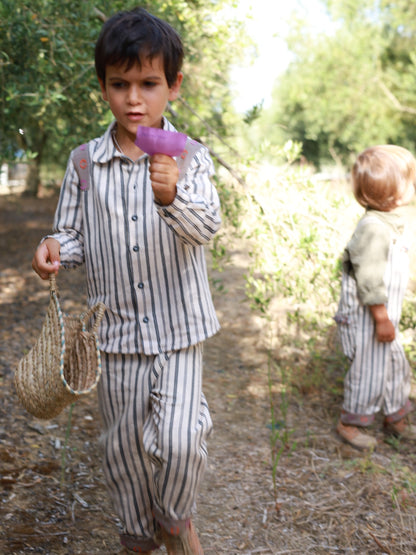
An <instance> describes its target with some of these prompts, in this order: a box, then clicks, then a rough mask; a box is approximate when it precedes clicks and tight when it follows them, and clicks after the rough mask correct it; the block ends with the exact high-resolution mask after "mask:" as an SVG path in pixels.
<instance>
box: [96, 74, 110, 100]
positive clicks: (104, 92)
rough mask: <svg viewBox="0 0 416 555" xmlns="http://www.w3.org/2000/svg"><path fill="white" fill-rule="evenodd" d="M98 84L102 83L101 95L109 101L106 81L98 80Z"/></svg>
mask: <svg viewBox="0 0 416 555" xmlns="http://www.w3.org/2000/svg"><path fill="white" fill-rule="evenodd" d="M98 82H99V83H100V89H101V94H102V97H103V100H105V101H107V100H108V98H107V91H106V90H105V84H104V81H103V80H102V79H100V78H98Z"/></svg>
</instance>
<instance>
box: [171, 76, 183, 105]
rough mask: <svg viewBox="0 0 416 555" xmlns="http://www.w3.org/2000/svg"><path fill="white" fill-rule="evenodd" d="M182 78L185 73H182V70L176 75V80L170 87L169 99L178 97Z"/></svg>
mask: <svg viewBox="0 0 416 555" xmlns="http://www.w3.org/2000/svg"><path fill="white" fill-rule="evenodd" d="M182 80H183V73H182V71H179V73H178V75H177V77H176V81H175V82H174V83H173V85H172V86H171V87H170V88H169V96H168V100H170V101H172V100H176V99H177V98H178V95H179V91H180V88H181V85H182Z"/></svg>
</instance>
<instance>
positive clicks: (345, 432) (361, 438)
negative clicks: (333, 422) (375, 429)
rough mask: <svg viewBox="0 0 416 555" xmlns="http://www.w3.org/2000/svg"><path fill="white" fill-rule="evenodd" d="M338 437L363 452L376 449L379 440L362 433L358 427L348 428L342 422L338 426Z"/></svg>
mask: <svg viewBox="0 0 416 555" xmlns="http://www.w3.org/2000/svg"><path fill="white" fill-rule="evenodd" d="M337 433H338V435H339V436H340V437H341V438H342V439H343V440H344V441H346V442H347V443H349V444H350V445H352V446H353V447H355V448H356V449H360V450H361V451H365V450H367V449H368V450H369V449H375V447H376V445H377V440H376V438H375V437H371V436H369V435H368V434H366V433H364V432H362V431H361V430H360V428H358V427H357V426H346V425H345V424H344V423H343V422H341V420H339V421H338V424H337Z"/></svg>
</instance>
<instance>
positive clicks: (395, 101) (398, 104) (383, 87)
mask: <svg viewBox="0 0 416 555" xmlns="http://www.w3.org/2000/svg"><path fill="white" fill-rule="evenodd" d="M377 84H378V86H379V87H380V89H381V90H382V91H383V92H384V94H385V95H386V96H387V98H388V99H389V100H390V102H391V103H392V104H393V106H394V107H395V108H396V109H397V110H399V112H406V113H407V114H413V115H416V108H412V107H411V106H403V104H402V103H401V102H400V100H399V99H398V98H397V97H396V96H394V94H393V93H392V92H391V90H390V89H389V88H388V87H387V86H386V85H385V84H384V83H383V82H382V81H380V79H377Z"/></svg>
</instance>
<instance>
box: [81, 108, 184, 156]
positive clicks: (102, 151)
mask: <svg viewBox="0 0 416 555" xmlns="http://www.w3.org/2000/svg"><path fill="white" fill-rule="evenodd" d="M116 125H117V122H116V120H114V121H112V122H111V123H110V125H109V126H108V127H107V130H106V132H105V133H104V135H102V136H101V137H100V138H99V139H98V143H97V147H96V148H95V149H94V153H93V155H92V160H93V162H95V163H99V164H106V163H108V162H110V160H112V159H113V158H121V157H122V156H123V155H122V153H121V152H119V151H118V150H117V149H116V147H115V145H114V141H113V137H112V132H113V129H114V128H115V126H116ZM162 129H166V130H167V131H176V129H175V126H174V125H172V124H171V123H170V121H169V120H168V119H167V118H165V116H163V119H162ZM146 156H147V154H146Z"/></svg>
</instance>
